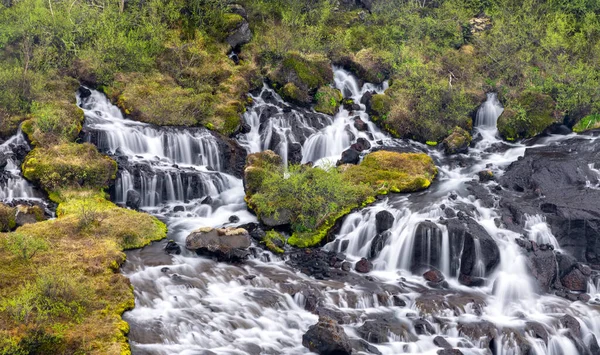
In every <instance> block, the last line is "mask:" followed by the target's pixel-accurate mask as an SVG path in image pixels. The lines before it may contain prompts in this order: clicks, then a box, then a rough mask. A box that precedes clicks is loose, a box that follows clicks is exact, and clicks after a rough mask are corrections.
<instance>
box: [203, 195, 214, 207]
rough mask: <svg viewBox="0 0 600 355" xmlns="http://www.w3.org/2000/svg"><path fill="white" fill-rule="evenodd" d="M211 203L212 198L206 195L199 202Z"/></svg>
mask: <svg viewBox="0 0 600 355" xmlns="http://www.w3.org/2000/svg"><path fill="white" fill-rule="evenodd" d="M212 203H213V199H212V197H210V196H206V197H205V198H204V199H203V200H202V202H200V204H202V205H211V204H212Z"/></svg>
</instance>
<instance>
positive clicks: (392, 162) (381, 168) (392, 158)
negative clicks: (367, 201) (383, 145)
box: [342, 150, 437, 194]
mask: <svg viewBox="0 0 600 355" xmlns="http://www.w3.org/2000/svg"><path fill="white" fill-rule="evenodd" d="M342 168H343V169H344V170H343V173H342V174H343V176H344V178H345V179H346V180H348V181H351V182H353V183H355V184H365V183H366V184H368V185H369V186H370V187H371V188H372V189H373V191H374V193H375V194H387V193H388V192H412V191H419V190H423V189H426V188H428V187H429V185H431V182H432V181H433V179H434V178H435V176H436V175H437V168H436V166H435V164H434V162H433V160H432V159H431V157H429V156H428V155H427V154H425V153H397V152H390V151H384V150H380V151H377V152H373V153H369V154H367V155H366V156H365V158H364V159H363V161H362V162H361V163H360V164H359V165H345V166H343V167H342Z"/></svg>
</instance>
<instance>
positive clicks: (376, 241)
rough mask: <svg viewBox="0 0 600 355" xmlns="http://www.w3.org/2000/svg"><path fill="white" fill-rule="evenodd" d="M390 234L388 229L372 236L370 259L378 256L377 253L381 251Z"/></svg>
mask: <svg viewBox="0 0 600 355" xmlns="http://www.w3.org/2000/svg"><path fill="white" fill-rule="evenodd" d="M390 234H391V233H390V232H389V231H385V232H383V233H379V234H377V235H376V236H375V238H373V240H372V241H371V249H370V250H369V259H370V260H373V259H375V258H376V257H378V256H379V253H381V251H382V250H383V248H384V247H385V246H386V244H387V241H388V240H389V238H390Z"/></svg>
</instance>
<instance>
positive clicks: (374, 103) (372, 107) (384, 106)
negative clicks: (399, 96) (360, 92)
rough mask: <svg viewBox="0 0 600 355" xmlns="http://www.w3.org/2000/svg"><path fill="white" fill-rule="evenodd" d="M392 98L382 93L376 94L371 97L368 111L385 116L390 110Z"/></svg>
mask: <svg viewBox="0 0 600 355" xmlns="http://www.w3.org/2000/svg"><path fill="white" fill-rule="evenodd" d="M391 105H392V99H391V98H390V97H389V96H387V95H384V94H376V95H373V96H372V97H371V101H370V103H369V107H368V109H369V111H370V112H371V113H372V114H374V115H376V116H379V117H383V116H386V115H387V114H388V112H390V107H391Z"/></svg>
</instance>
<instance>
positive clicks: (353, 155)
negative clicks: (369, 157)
mask: <svg viewBox="0 0 600 355" xmlns="http://www.w3.org/2000/svg"><path fill="white" fill-rule="evenodd" d="M359 161H360V152H358V151H357V150H356V149H353V148H348V149H346V150H344V151H343V152H342V157H341V158H340V160H338V161H337V164H336V165H343V164H358V162H359Z"/></svg>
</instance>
